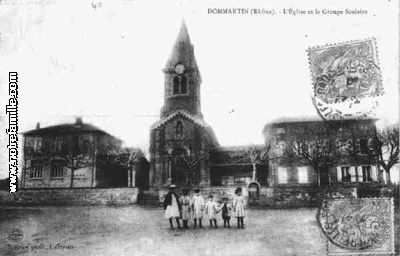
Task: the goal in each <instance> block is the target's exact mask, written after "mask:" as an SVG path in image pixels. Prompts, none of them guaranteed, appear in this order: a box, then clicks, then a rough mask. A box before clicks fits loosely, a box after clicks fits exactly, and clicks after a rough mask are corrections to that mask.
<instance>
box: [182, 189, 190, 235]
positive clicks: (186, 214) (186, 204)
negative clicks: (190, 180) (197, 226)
mask: <svg viewBox="0 0 400 256" xmlns="http://www.w3.org/2000/svg"><path fill="white" fill-rule="evenodd" d="M182 192H183V196H182V197H181V199H180V203H181V207H182V216H181V217H182V221H183V228H186V229H187V228H188V222H189V219H190V202H191V198H190V196H189V190H188V189H183V190H182Z"/></svg>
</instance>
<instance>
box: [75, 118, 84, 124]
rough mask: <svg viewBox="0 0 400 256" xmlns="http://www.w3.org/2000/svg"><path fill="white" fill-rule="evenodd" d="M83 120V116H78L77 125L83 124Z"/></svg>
mask: <svg viewBox="0 0 400 256" xmlns="http://www.w3.org/2000/svg"><path fill="white" fill-rule="evenodd" d="M82 124H83V121H82V117H76V118H75V125H82Z"/></svg>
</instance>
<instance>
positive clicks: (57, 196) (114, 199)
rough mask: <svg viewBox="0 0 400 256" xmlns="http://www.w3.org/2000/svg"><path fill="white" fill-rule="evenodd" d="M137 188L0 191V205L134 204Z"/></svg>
mask: <svg viewBox="0 0 400 256" xmlns="http://www.w3.org/2000/svg"><path fill="white" fill-rule="evenodd" d="M137 195H138V189H137V188H74V189H67V188H47V189H45V188H43V189H21V190H19V191H18V192H16V193H12V194H9V193H8V192H6V191H2V192H0V205H75V204H76V205H104V204H105V205H125V204H135V203H136V201H137Z"/></svg>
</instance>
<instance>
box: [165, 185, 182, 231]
mask: <svg viewBox="0 0 400 256" xmlns="http://www.w3.org/2000/svg"><path fill="white" fill-rule="evenodd" d="M180 209H181V205H180V203H179V200H178V195H177V194H176V193H175V185H171V186H169V192H168V194H167V195H166V196H165V199H164V210H165V218H167V219H168V220H169V225H170V227H171V229H174V225H173V223H172V220H173V219H174V218H175V220H176V224H178V228H179V229H180V228H181V225H180V224H179V215H180Z"/></svg>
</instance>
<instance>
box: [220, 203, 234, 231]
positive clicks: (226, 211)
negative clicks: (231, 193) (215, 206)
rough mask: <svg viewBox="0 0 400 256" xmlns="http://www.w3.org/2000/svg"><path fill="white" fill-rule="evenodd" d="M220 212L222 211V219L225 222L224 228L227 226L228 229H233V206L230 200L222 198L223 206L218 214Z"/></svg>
mask: <svg viewBox="0 0 400 256" xmlns="http://www.w3.org/2000/svg"><path fill="white" fill-rule="evenodd" d="M220 211H222V213H221V217H222V219H223V220H224V228H226V227H227V226H228V228H231V225H230V220H231V214H232V206H231V205H230V204H229V203H228V198H226V197H224V198H222V205H221V208H220V209H219V210H218V212H220Z"/></svg>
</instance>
